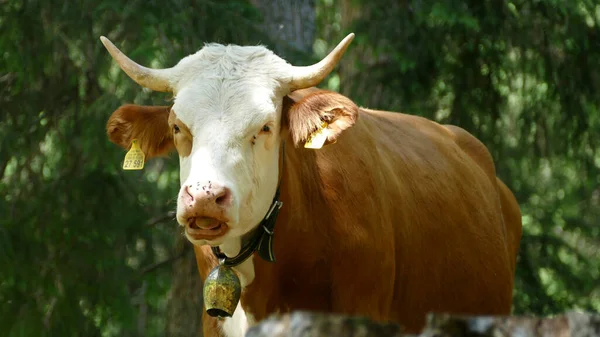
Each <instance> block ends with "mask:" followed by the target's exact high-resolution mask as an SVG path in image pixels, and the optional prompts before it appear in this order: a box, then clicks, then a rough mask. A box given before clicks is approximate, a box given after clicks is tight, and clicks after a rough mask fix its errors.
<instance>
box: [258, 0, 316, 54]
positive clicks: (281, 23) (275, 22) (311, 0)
mask: <svg viewBox="0 0 600 337" xmlns="http://www.w3.org/2000/svg"><path fill="white" fill-rule="evenodd" d="M251 2H252V4H253V5H254V6H256V7H257V8H258V9H259V10H260V12H261V14H262V15H263V24H262V26H263V31H264V32H265V34H266V35H267V36H268V37H269V38H270V39H271V41H273V43H274V45H273V47H272V48H273V52H275V53H276V54H277V55H279V56H280V57H282V58H284V59H286V60H288V61H290V62H293V61H294V60H296V59H298V55H297V54H296V53H298V52H301V53H303V54H305V55H307V54H310V53H311V52H312V46H313V42H314V39H315V31H316V27H315V2H316V0H251Z"/></svg>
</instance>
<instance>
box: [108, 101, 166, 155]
mask: <svg viewBox="0 0 600 337" xmlns="http://www.w3.org/2000/svg"><path fill="white" fill-rule="evenodd" d="M170 110H171V107H169V106H143V105H134V104H126V105H123V106H121V107H119V108H118V109H117V110H116V111H115V112H113V113H112V115H111V116H110V118H109V119H108V122H107V123H106V133H107V135H108V139H109V140H110V141H111V142H113V143H115V144H117V145H119V146H121V147H122V148H124V149H129V148H130V147H131V141H132V140H133V139H138V142H139V144H140V148H141V149H142V151H144V154H145V156H146V160H148V159H151V158H154V157H157V156H162V155H166V154H167V153H168V152H169V151H171V149H172V148H173V133H172V132H169V131H170V128H169V123H168V118H169V111H170Z"/></svg>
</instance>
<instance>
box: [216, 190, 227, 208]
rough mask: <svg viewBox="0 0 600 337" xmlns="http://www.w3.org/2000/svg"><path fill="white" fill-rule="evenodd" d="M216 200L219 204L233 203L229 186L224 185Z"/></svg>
mask: <svg viewBox="0 0 600 337" xmlns="http://www.w3.org/2000/svg"><path fill="white" fill-rule="evenodd" d="M215 202H216V203H217V205H219V206H227V205H229V204H230V203H231V191H229V189H228V188H227V187H224V188H223V189H222V190H221V191H219V194H218V195H217V198H216V199H215Z"/></svg>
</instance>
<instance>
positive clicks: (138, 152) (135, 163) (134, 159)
mask: <svg viewBox="0 0 600 337" xmlns="http://www.w3.org/2000/svg"><path fill="white" fill-rule="evenodd" d="M144 158H145V155H144V152H143V151H142V149H140V146H139V145H138V141H137V139H134V140H133V142H132V143H131V149H130V150H129V152H127V154H126V155H125V161H124V162H123V170H141V169H143V168H144Z"/></svg>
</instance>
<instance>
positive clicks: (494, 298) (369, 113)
mask: <svg viewBox="0 0 600 337" xmlns="http://www.w3.org/2000/svg"><path fill="white" fill-rule="evenodd" d="M353 129H354V130H349V131H350V132H348V133H347V135H344V136H345V138H344V140H343V141H340V145H341V144H345V146H343V145H342V146H340V147H338V149H337V150H336V151H338V153H340V152H344V151H353V152H354V153H355V155H358V156H366V157H369V162H371V163H372V166H370V167H367V168H362V170H363V173H362V175H361V176H360V177H359V176H358V174H360V173H359V172H355V174H357V178H358V179H373V185H375V186H377V188H375V190H374V191H373V193H376V194H378V195H379V197H378V199H377V200H378V201H379V203H380V205H379V209H380V210H382V211H384V212H389V214H387V216H379V218H380V219H389V224H387V225H388V226H390V227H391V229H392V232H393V233H394V235H395V240H394V251H395V253H396V256H395V264H394V271H395V272H394V275H389V277H395V288H394V294H393V298H394V300H393V302H392V307H391V308H390V312H389V317H387V318H389V319H399V320H400V321H401V322H402V323H404V325H406V326H407V328H409V329H410V330H413V331H414V330H415V329H419V328H420V327H421V326H422V324H423V323H424V313H425V312H428V311H443V312H448V311H450V312H457V313H467V314H468V313H473V314H508V313H509V312H510V308H511V303H512V288H513V277H514V261H515V254H516V250H517V247H516V246H518V238H520V213H519V211H518V205H517V204H516V201H515V200H514V197H513V196H512V193H510V191H509V190H508V188H506V186H505V185H504V184H501V185H498V183H497V178H496V176H495V169H494V164H493V161H492V158H491V156H490V154H489V152H488V151H487V149H486V148H485V146H484V145H483V144H482V143H481V142H479V141H478V140H477V139H475V138H474V137H473V136H471V135H470V134H468V133H467V132H466V131H464V130H462V129H460V128H457V127H453V126H442V125H439V124H437V123H435V122H432V121H429V120H427V119H424V118H420V117H416V116H411V115H405V114H400V113H389V112H381V111H373V110H363V111H361V115H360V117H359V122H358V123H357V124H356V125H355V127H354V128H353ZM344 147H347V149H344ZM367 152H368V153H369V154H366V153H367ZM346 171H349V169H347V170H346ZM364 172H368V175H370V176H371V177H370V178H368V177H367V176H366V175H365V173H364ZM347 179H348V180H352V178H347ZM356 212H359V211H358V210H357V211H356ZM507 228H508V230H507ZM384 232H386V231H385V230H384ZM373 239H374V241H376V240H380V239H384V238H383V237H378V234H377V233H375V232H374V233H373ZM381 272H382V273H383V274H382V276H380V277H382V278H385V277H388V276H387V275H385V273H386V270H384V269H382V270H381Z"/></svg>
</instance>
